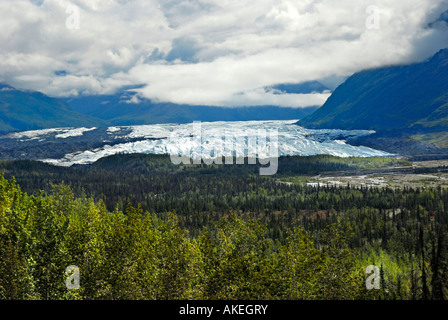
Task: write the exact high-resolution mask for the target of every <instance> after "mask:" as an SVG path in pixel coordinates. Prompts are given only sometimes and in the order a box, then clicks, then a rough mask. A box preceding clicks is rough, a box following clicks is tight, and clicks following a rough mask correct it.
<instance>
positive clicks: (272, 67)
mask: <svg viewBox="0 0 448 320" xmlns="http://www.w3.org/2000/svg"><path fill="white" fill-rule="evenodd" d="M446 10H448V0H407V1H401V0H400V1H395V0H356V1H354V0H297V1H287V0H285V1H283V0H167V1H162V0H160V1H152V0H73V1H65V0H43V1H42V0H0V44H1V45H0V81H2V82H5V83H8V84H11V85H13V86H16V87H18V88H24V89H32V90H39V91H42V92H44V93H46V94H49V95H52V96H75V95H85V94H111V93H114V92H115V91H116V90H118V89H120V88H122V87H123V86H132V85H144V86H142V87H141V88H140V89H138V92H139V95H140V97H144V98H150V99H152V100H154V101H161V102H174V103H185V104H198V105H216V106H240V105H272V104H276V105H279V106H291V107H305V106H310V105H321V104H322V103H323V102H324V101H325V100H326V99H327V98H328V94H310V95H295V94H274V92H272V90H269V89H266V88H267V87H269V86H273V85H275V84H281V83H300V82H304V81H311V80H319V81H322V82H323V83H324V84H326V85H327V86H334V85H335V84H337V83H338V81H340V80H341V79H344V78H345V77H347V76H349V75H351V74H353V73H354V72H357V71H360V70H362V69H366V68H372V67H378V66H384V65H391V64H402V63H411V62H418V61H422V60H424V59H427V58H429V57H430V56H432V55H433V54H434V53H436V52H437V51H438V50H439V49H441V48H446V47H448V26H447V24H446V22H436V23H433V22H434V21H437V19H438V18H439V17H440V15H441V14H442V13H443V12H445V11H446ZM78 11H79V25H78V24H77V23H78V19H77V12H78ZM78 27H79V28H78ZM136 101H137V100H136Z"/></svg>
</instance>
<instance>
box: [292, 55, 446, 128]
mask: <svg viewBox="0 0 448 320" xmlns="http://www.w3.org/2000/svg"><path fill="white" fill-rule="evenodd" d="M447 84H448V49H443V50H440V51H439V52H437V53H436V54H435V55H434V56H433V57H432V58H430V59H428V60H426V61H424V62H421V63H416V64H411V65H399V66H390V67H382V68H377V69H370V70H364V71H361V72H357V73H355V74H354V75H352V76H351V77H349V78H348V79H347V80H346V81H345V82H344V83H342V84H341V85H340V86H339V87H338V88H336V90H335V91H334V92H333V94H332V95H331V96H330V98H329V99H328V100H327V102H326V103H325V104H324V105H323V106H322V107H320V108H319V109H318V110H316V111H315V112H314V113H313V114H311V115H309V116H307V117H305V118H304V119H301V120H300V121H299V122H298V124H299V125H301V126H305V127H307V128H313V129H323V128H328V129H366V130H367V129H372V130H385V131H387V130H401V131H434V130H448V85H447Z"/></svg>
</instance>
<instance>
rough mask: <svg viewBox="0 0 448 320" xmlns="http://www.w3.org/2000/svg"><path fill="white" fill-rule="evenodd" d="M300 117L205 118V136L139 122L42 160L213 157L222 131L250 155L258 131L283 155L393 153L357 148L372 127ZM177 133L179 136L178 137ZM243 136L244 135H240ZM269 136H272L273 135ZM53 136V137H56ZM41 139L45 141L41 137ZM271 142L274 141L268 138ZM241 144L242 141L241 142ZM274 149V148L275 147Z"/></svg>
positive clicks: (37, 135)
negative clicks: (97, 142) (306, 124)
mask: <svg viewBox="0 0 448 320" xmlns="http://www.w3.org/2000/svg"><path fill="white" fill-rule="evenodd" d="M296 122H297V120H286V121H282V120H275V121H220V122H202V123H200V125H201V135H202V139H199V140H198V139H194V138H192V137H193V136H194V124H191V123H190V124H152V125H135V126H114V127H109V128H107V131H106V132H107V135H108V136H109V137H110V139H107V141H106V140H104V141H103V145H102V146H101V147H98V148H92V149H87V150H78V151H75V152H71V153H67V154H65V156H64V157H62V158H45V159H38V160H40V161H43V162H46V163H49V164H53V165H57V166H72V165H74V164H77V165H87V164H92V163H94V162H95V161H97V160H98V159H101V158H103V157H107V156H110V155H114V154H118V153H150V154H170V155H173V154H175V155H180V156H181V155H192V156H193V157H200V156H202V157H204V155H205V156H207V155H208V156H210V158H212V157H213V156H214V154H213V153H214V150H216V146H219V145H221V144H222V142H223V134H227V135H228V134H229V133H230V135H231V136H233V137H234V141H233V143H234V144H236V145H235V150H244V152H245V155H247V154H250V153H256V151H254V150H251V147H252V146H251V145H250V144H248V143H244V142H245V141H248V140H249V139H250V138H251V137H252V138H253V136H254V135H256V134H257V133H259V132H260V131H259V130H264V131H266V132H268V133H269V132H270V130H274V131H276V132H278V141H276V145H275V147H276V148H278V155H279V156H311V155H317V154H328V155H334V156H338V157H354V156H356V157H374V156H379V157H387V156H392V154H390V153H387V152H384V151H381V150H375V149H372V148H368V147H365V146H352V145H350V144H347V143H346V139H349V138H355V137H359V136H365V135H370V134H372V133H374V131H371V130H333V129H320V130H312V129H306V128H303V127H300V126H298V125H297V124H296ZM95 130H97V128H79V129H76V128H68V129H67V128H65V129H51V130H34V131H33V132H31V133H30V132H22V133H16V134H14V137H15V138H19V137H20V138H22V139H23V138H28V139H41V140H42V139H45V137H47V138H48V137H49V136H51V135H58V138H62V137H64V138H65V140H67V139H69V137H75V136H76V137H79V136H80V135H81V136H82V135H83V134H84V133H86V132H94V131H95ZM173 133H175V135H174V136H175V139H173ZM238 137H244V138H245V139H238ZM268 137H269V134H268ZM53 138H54V136H53ZM115 139H121V140H123V139H128V140H132V141H129V142H124V143H116V144H113V143H110V142H111V141H114V140H115ZM39 141H40V140H39ZM268 141H269V139H268ZM238 143H240V145H238ZM271 147H272V146H271Z"/></svg>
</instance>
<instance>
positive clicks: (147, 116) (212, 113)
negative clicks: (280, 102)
mask: <svg viewBox="0 0 448 320" xmlns="http://www.w3.org/2000/svg"><path fill="white" fill-rule="evenodd" d="M132 89H134V88H124V89H123V90H120V91H119V92H117V93H116V94H113V95H97V96H81V97H75V98H67V99H64V101H65V102H66V103H67V104H68V105H69V106H70V107H71V108H72V109H74V110H76V111H77V112H80V113H84V114H86V115H90V116H93V117H97V118H100V119H103V120H106V121H108V122H110V123H112V124H114V125H138V124H154V123H189V122H192V121H249V120H289V119H301V118H303V117H305V116H307V115H309V114H311V113H312V112H314V111H316V110H317V108H318V107H317V106H315V107H307V108H285V107H277V106H259V107H233V108H226V107H214V106H192V105H180V104H174V103H155V102H153V101H151V100H149V99H141V98H137V96H136V95H135V93H133V92H132ZM265 89H267V90H273V91H274V93H275V94H284V93H313V92H325V91H328V90H329V89H328V88H326V87H325V86H323V85H322V84H320V83H318V82H315V81H314V82H306V83H301V84H283V85H277V86H273V87H270V88H265Z"/></svg>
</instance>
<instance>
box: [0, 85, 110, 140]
mask: <svg viewBox="0 0 448 320" xmlns="http://www.w3.org/2000/svg"><path fill="white" fill-rule="evenodd" d="M102 125H107V122H106V121H104V120H100V119H96V118H94V117H91V116H87V115H84V114H80V113H78V112H76V111H74V110H72V109H70V108H69V107H68V106H67V105H66V104H65V103H64V102H63V101H61V100H58V99H54V98H50V97H48V96H46V95H45V94H43V93H40V92H33V91H22V90H17V89H15V88H13V87H11V86H8V85H4V84H0V131H22V130H34V129H45V128H55V127H83V126H102Z"/></svg>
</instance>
